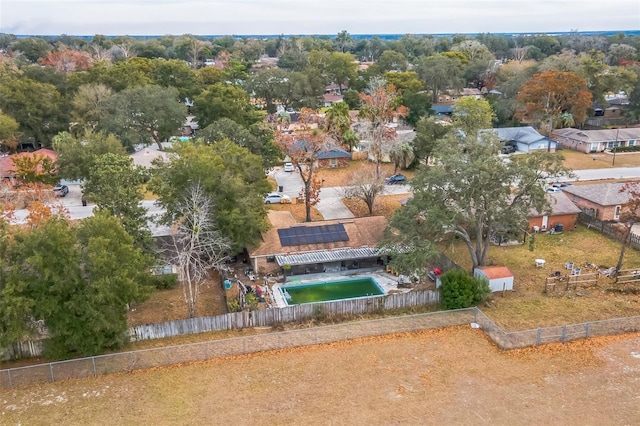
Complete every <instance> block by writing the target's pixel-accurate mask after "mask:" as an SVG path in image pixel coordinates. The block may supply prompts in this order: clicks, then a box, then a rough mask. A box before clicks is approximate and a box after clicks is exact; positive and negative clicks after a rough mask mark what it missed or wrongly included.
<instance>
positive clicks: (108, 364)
mask: <svg viewBox="0 0 640 426" xmlns="http://www.w3.org/2000/svg"><path fill="white" fill-rule="evenodd" d="M469 323H472V324H477V326H475V325H474V327H476V328H477V327H479V328H480V329H481V330H482V331H483V332H484V333H486V334H487V335H488V336H489V337H490V338H491V340H493V341H494V342H495V344H496V345H497V346H498V347H500V348H501V349H505V350H507V349H516V348H523V347H527V346H536V345H542V344H545V343H554V342H562V343H565V342H569V341H571V340H576V339H583V338H589V337H595V336H605V335H614V334H622V333H631V332H638V331H640V316H635V317H628V318H616V319H611V320H605V321H594V322H588V323H583V324H572V325H563V326H559V327H545V328H536V329H532V330H525V331H516V332H505V331H504V330H503V329H502V328H500V327H499V326H498V325H497V324H496V323H494V322H493V321H492V320H491V318H489V317H488V316H486V315H485V314H484V313H483V312H482V311H480V309H478V308H468V309H459V310H454V311H441V312H433V313H428V314H417V315H406V316H401V317H388V318H383V319H377V320H369V321H356V322H349V323H342V324H337V325H330V326H324V327H311V328H304V329H296V330H291V331H285V332H278V333H266V334H257V335H252V336H245V337H238V338H233V339H223V340H211V341H208V342H202V343H192V344H186V345H179V346H170V347H162V348H154V349H146V350H141V351H135V352H120V353H115V354H109V355H101V356H95V357H89V358H80V359H73V360H69V361H61V362H51V363H45V364H38V365H32V366H28V367H19V368H10V369H5V370H0V388H14V387H19V386H30V385H34V384H38V383H46V382H55V381H59V380H67V379H79V378H84V377H94V376H98V375H103V374H111V373H120V372H127V371H133V370H140V369H146V368H154V367H162V366H167V365H171V364H176V363H184V362H194V361H203V360H208V359H213V358H219V357H226V356H233V355H242V354H248V353H256V352H262V351H268V350H277V349H284V348H291V347H297V346H307V345H316V344H322V343H331V342H337V341H341V340H348V339H356V338H363V337H371V336H381V335H385V334H393V333H401V332H411V331H417V330H426V329H431V328H442V327H450V326H454V325H464V324H469Z"/></svg>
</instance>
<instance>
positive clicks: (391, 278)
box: [271, 269, 411, 308]
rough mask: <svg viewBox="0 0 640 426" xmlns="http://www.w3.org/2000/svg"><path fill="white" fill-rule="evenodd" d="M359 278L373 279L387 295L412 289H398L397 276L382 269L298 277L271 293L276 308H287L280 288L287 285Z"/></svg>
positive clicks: (272, 289) (273, 288) (275, 288)
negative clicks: (391, 292)
mask: <svg viewBox="0 0 640 426" xmlns="http://www.w3.org/2000/svg"><path fill="white" fill-rule="evenodd" d="M359 277H371V278H373V279H374V280H376V282H377V283H378V285H379V286H380V288H382V290H383V291H384V294H385V295H387V294H389V292H390V291H391V290H395V291H401V292H403V293H406V292H408V291H411V289H410V288H398V277H397V276H395V275H391V274H389V273H387V272H385V271H384V270H382V269H380V270H377V271H360V272H356V273H349V274H339V273H335V274H332V273H324V274H309V275H296V276H295V277H293V278H291V279H290V280H288V281H287V282H286V283H284V284H282V283H278V284H274V285H273V287H271V291H272V293H273V299H274V303H275V306H274V307H276V308H286V307H287V306H289V305H288V304H287V302H286V301H285V300H284V296H283V295H282V293H281V292H280V287H285V288H286V287H287V285H301V284H309V283H315V282H318V281H327V280H341V279H352V278H359Z"/></svg>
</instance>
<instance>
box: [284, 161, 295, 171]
mask: <svg viewBox="0 0 640 426" xmlns="http://www.w3.org/2000/svg"><path fill="white" fill-rule="evenodd" d="M284 171H285V172H292V171H293V163H284Z"/></svg>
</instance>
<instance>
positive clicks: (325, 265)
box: [247, 210, 387, 276]
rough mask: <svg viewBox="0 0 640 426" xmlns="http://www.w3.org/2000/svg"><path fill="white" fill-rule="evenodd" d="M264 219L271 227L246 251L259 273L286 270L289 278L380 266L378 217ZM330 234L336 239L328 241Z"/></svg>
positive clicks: (280, 215) (275, 214)
mask: <svg viewBox="0 0 640 426" xmlns="http://www.w3.org/2000/svg"><path fill="white" fill-rule="evenodd" d="M268 219H269V222H270V223H271V226H272V227H271V229H269V230H268V231H266V232H264V233H263V234H262V241H261V243H260V245H259V246H257V247H251V248H248V249H247V253H248V255H249V261H250V264H251V266H252V267H253V269H254V270H255V271H258V272H259V273H269V272H278V271H282V270H283V269H287V271H286V274H287V276H290V275H303V274H310V273H322V272H338V271H347V270H353V269H367V268H379V267H380V265H381V263H379V262H380V261H381V260H380V255H379V254H378V249H377V245H378V243H379V242H380V241H382V239H383V233H384V229H385V228H386V226H387V220H386V219H385V218H384V217H382V216H373V217H363V218H354V219H338V220H324V221H318V222H307V223H298V222H296V220H295V218H294V217H293V216H292V215H291V213H290V212H288V211H275V210H270V211H269V213H268ZM334 232H337V234H336V235H337V237H335V238H331V235H332V234H333V233H334ZM327 235H328V236H329V238H326V236H327ZM319 241H323V242H319Z"/></svg>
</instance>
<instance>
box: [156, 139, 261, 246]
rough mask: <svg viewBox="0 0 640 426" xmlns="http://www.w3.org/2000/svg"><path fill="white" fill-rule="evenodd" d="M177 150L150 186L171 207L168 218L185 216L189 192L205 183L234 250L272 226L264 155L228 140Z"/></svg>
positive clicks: (218, 222) (216, 219) (217, 221)
mask: <svg viewBox="0 0 640 426" xmlns="http://www.w3.org/2000/svg"><path fill="white" fill-rule="evenodd" d="M176 154H177V155H176V156H175V157H173V158H172V159H171V160H170V161H168V162H158V163H156V164H155V168H154V170H153V176H152V178H151V181H150V182H149V186H148V188H149V189H150V190H151V191H152V192H153V193H155V194H157V195H158V196H159V199H158V203H159V204H160V206H162V207H163V208H165V209H166V215H165V217H164V219H165V222H166V223H168V224H169V223H172V222H173V221H174V220H175V219H176V218H177V217H179V213H180V211H179V208H178V206H179V203H180V201H181V200H182V199H183V196H184V193H185V191H187V188H189V187H190V186H191V185H192V184H194V183H196V182H199V183H200V185H201V186H202V189H203V190H204V192H205V194H206V195H207V196H209V197H211V200H212V202H213V209H212V213H211V215H212V218H211V220H212V221H213V223H215V225H216V227H217V229H218V230H219V231H220V233H221V235H222V236H223V237H225V238H228V239H230V240H231V241H232V246H233V249H234V250H241V249H243V248H245V247H247V246H251V245H252V244H254V243H255V242H256V241H257V239H258V238H259V237H260V233H261V232H263V231H265V230H266V229H267V227H268V224H267V220H266V211H265V208H264V204H263V197H264V194H266V193H267V192H269V191H270V190H271V186H270V185H269V182H268V181H267V179H266V177H265V173H264V169H263V168H262V161H261V159H260V157H258V156H256V155H254V154H251V153H250V152H249V150H248V149H247V148H242V147H240V146H238V145H237V144H235V143H233V142H231V141H229V140H227V139H223V140H221V141H217V142H215V143H212V144H210V145H205V144H202V143H188V144H184V145H181V146H179V147H178V148H177V149H176Z"/></svg>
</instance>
